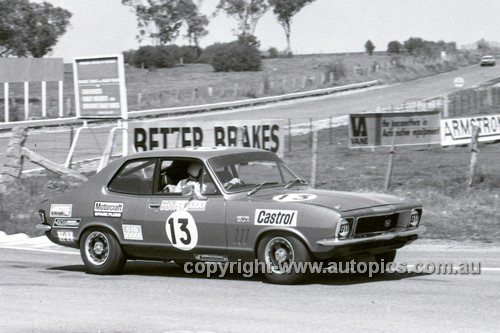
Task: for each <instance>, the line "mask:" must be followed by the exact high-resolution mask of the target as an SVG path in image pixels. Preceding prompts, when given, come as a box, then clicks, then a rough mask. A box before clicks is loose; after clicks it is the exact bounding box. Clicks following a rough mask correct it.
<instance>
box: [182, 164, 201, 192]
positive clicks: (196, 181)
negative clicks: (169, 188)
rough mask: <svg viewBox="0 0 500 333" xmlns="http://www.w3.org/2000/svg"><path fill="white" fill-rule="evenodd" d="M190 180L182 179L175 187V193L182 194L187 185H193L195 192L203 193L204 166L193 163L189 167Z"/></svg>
mask: <svg viewBox="0 0 500 333" xmlns="http://www.w3.org/2000/svg"><path fill="white" fill-rule="evenodd" d="M187 171H188V178H185V179H182V180H181V181H180V182H179V183H177V186H176V187H175V192H182V189H183V188H184V186H186V185H193V188H194V191H196V192H198V193H200V192H201V175H202V173H203V164H201V163H199V162H192V163H191V164H190V165H189V167H188V170H187Z"/></svg>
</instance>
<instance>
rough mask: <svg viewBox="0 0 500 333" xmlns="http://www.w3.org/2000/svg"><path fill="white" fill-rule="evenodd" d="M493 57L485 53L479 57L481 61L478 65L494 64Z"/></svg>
mask: <svg viewBox="0 0 500 333" xmlns="http://www.w3.org/2000/svg"><path fill="white" fill-rule="evenodd" d="M495 63H496V61H495V58H493V56H490V55H485V56H484V57H482V58H481V61H480V62H479V65H481V66H495Z"/></svg>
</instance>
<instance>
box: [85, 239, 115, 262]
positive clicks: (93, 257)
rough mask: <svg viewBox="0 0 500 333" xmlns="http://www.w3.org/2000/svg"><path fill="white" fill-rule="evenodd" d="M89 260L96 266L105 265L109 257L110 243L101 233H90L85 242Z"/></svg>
mask: <svg viewBox="0 0 500 333" xmlns="http://www.w3.org/2000/svg"><path fill="white" fill-rule="evenodd" d="M85 253H86V255H87V259H88V260H89V261H90V262H91V263H92V264H93V265H96V266H100V265H104V263H105V262H106V261H107V260H108V257H109V242H108V238H107V237H106V235H105V234H104V233H102V232H100V231H93V232H92V233H90V234H89V235H88V237H87V239H86V241H85Z"/></svg>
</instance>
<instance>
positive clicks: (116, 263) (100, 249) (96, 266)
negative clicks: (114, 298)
mask: <svg viewBox="0 0 500 333" xmlns="http://www.w3.org/2000/svg"><path fill="white" fill-rule="evenodd" d="M80 254H81V256H82V259H83V262H84V263H85V265H86V266H87V267H88V268H89V269H90V271H91V272H92V273H94V274H116V273H119V272H120V271H121V270H122V269H123V267H124V266H125V263H126V262H127V260H126V259H125V256H124V255H123V252H122V249H121V247H120V244H119V243H118V241H117V240H116V238H115V237H114V236H113V235H112V234H111V233H110V232H108V231H104V230H97V229H96V230H89V231H86V232H85V233H84V234H83V236H82V238H81V239H80Z"/></svg>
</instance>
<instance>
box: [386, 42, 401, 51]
mask: <svg viewBox="0 0 500 333" xmlns="http://www.w3.org/2000/svg"><path fill="white" fill-rule="evenodd" d="M402 47H403V45H402V44H401V43H400V42H398V41H397V40H393V41H392V42H389V44H387V53H391V54H399V53H401V49H402Z"/></svg>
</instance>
